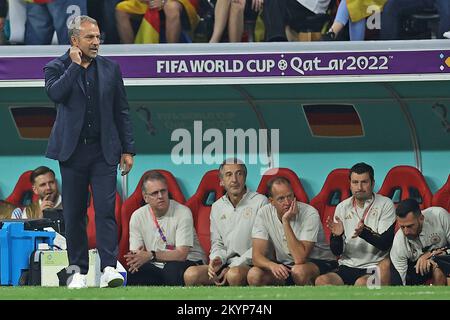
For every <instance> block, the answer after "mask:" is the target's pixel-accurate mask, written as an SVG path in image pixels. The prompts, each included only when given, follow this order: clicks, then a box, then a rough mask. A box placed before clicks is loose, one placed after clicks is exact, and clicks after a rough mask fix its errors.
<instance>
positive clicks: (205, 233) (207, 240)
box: [186, 169, 225, 256]
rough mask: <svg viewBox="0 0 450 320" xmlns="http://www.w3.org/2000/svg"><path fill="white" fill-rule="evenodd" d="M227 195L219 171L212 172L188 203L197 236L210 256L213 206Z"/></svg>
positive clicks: (204, 178)
mask: <svg viewBox="0 0 450 320" xmlns="http://www.w3.org/2000/svg"><path fill="white" fill-rule="evenodd" d="M224 193H225V190H224V189H223V187H222V186H221V185H220V180H219V170H217V169H216V170H211V171H208V172H206V173H205V175H204V176H203V178H202V180H201V181H200V184H199V185H198V188H197V191H196V192H195V194H194V195H193V196H192V197H191V198H190V199H189V200H188V201H187V202H186V205H187V206H188V207H189V208H190V209H191V211H192V215H193V218H194V226H195V230H196V231H197V236H198V239H199V242H200V245H201V246H202V248H203V250H204V251H205V253H206V256H209V250H210V249H211V233H210V228H209V226H210V219H209V215H210V213H211V205H212V203H213V202H214V201H216V200H218V199H219V198H220V197H222V196H223V195H224Z"/></svg>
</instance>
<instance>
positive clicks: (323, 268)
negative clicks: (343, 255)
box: [309, 259, 338, 274]
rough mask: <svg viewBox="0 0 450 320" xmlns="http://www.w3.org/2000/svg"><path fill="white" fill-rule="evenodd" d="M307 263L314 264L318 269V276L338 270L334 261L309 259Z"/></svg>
mask: <svg viewBox="0 0 450 320" xmlns="http://www.w3.org/2000/svg"><path fill="white" fill-rule="evenodd" d="M309 262H311V263H314V264H315V265H316V266H317V267H318V268H319V272H320V274H325V273H328V272H335V271H336V270H337V268H338V263H337V261H336V260H320V259H309Z"/></svg>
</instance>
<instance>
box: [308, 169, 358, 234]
mask: <svg viewBox="0 0 450 320" xmlns="http://www.w3.org/2000/svg"><path fill="white" fill-rule="evenodd" d="M349 173H350V169H334V170H333V171H331V172H330V173H329V174H328V176H327V178H326V179H325V182H324V184H323V187H322V190H320V192H319V194H317V195H316V196H315V197H314V198H313V199H312V200H311V205H312V206H313V207H315V208H316V209H317V211H319V215H320V220H321V221H322V225H323V231H324V232H325V238H326V239H327V241H329V240H330V233H331V231H330V229H329V228H328V227H327V225H326V221H327V218H328V217H330V218H333V217H334V211H335V210H336V206H337V205H338V204H339V203H340V202H342V201H343V200H345V199H347V198H349V197H350V196H351V191H350V180H349V177H348V175H349Z"/></svg>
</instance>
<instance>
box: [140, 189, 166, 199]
mask: <svg viewBox="0 0 450 320" xmlns="http://www.w3.org/2000/svg"><path fill="white" fill-rule="evenodd" d="M159 194H161V197H164V196H165V195H166V194H167V189H161V190H157V191H154V192H151V193H147V192H145V193H144V195H146V196H149V197H150V198H153V199H156V198H158V197H159Z"/></svg>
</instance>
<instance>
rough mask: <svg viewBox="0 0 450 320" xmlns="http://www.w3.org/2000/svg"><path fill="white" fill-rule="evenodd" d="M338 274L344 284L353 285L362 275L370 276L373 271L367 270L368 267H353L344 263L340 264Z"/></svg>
mask: <svg viewBox="0 0 450 320" xmlns="http://www.w3.org/2000/svg"><path fill="white" fill-rule="evenodd" d="M336 274H337V275H338V276H339V277H341V279H342V281H344V284H346V285H349V286H352V285H354V284H355V282H356V280H358V278H360V277H362V276H369V275H371V274H372V273H370V272H367V269H360V268H351V267H347V266H344V265H340V266H339V267H338V270H337V271H336Z"/></svg>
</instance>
